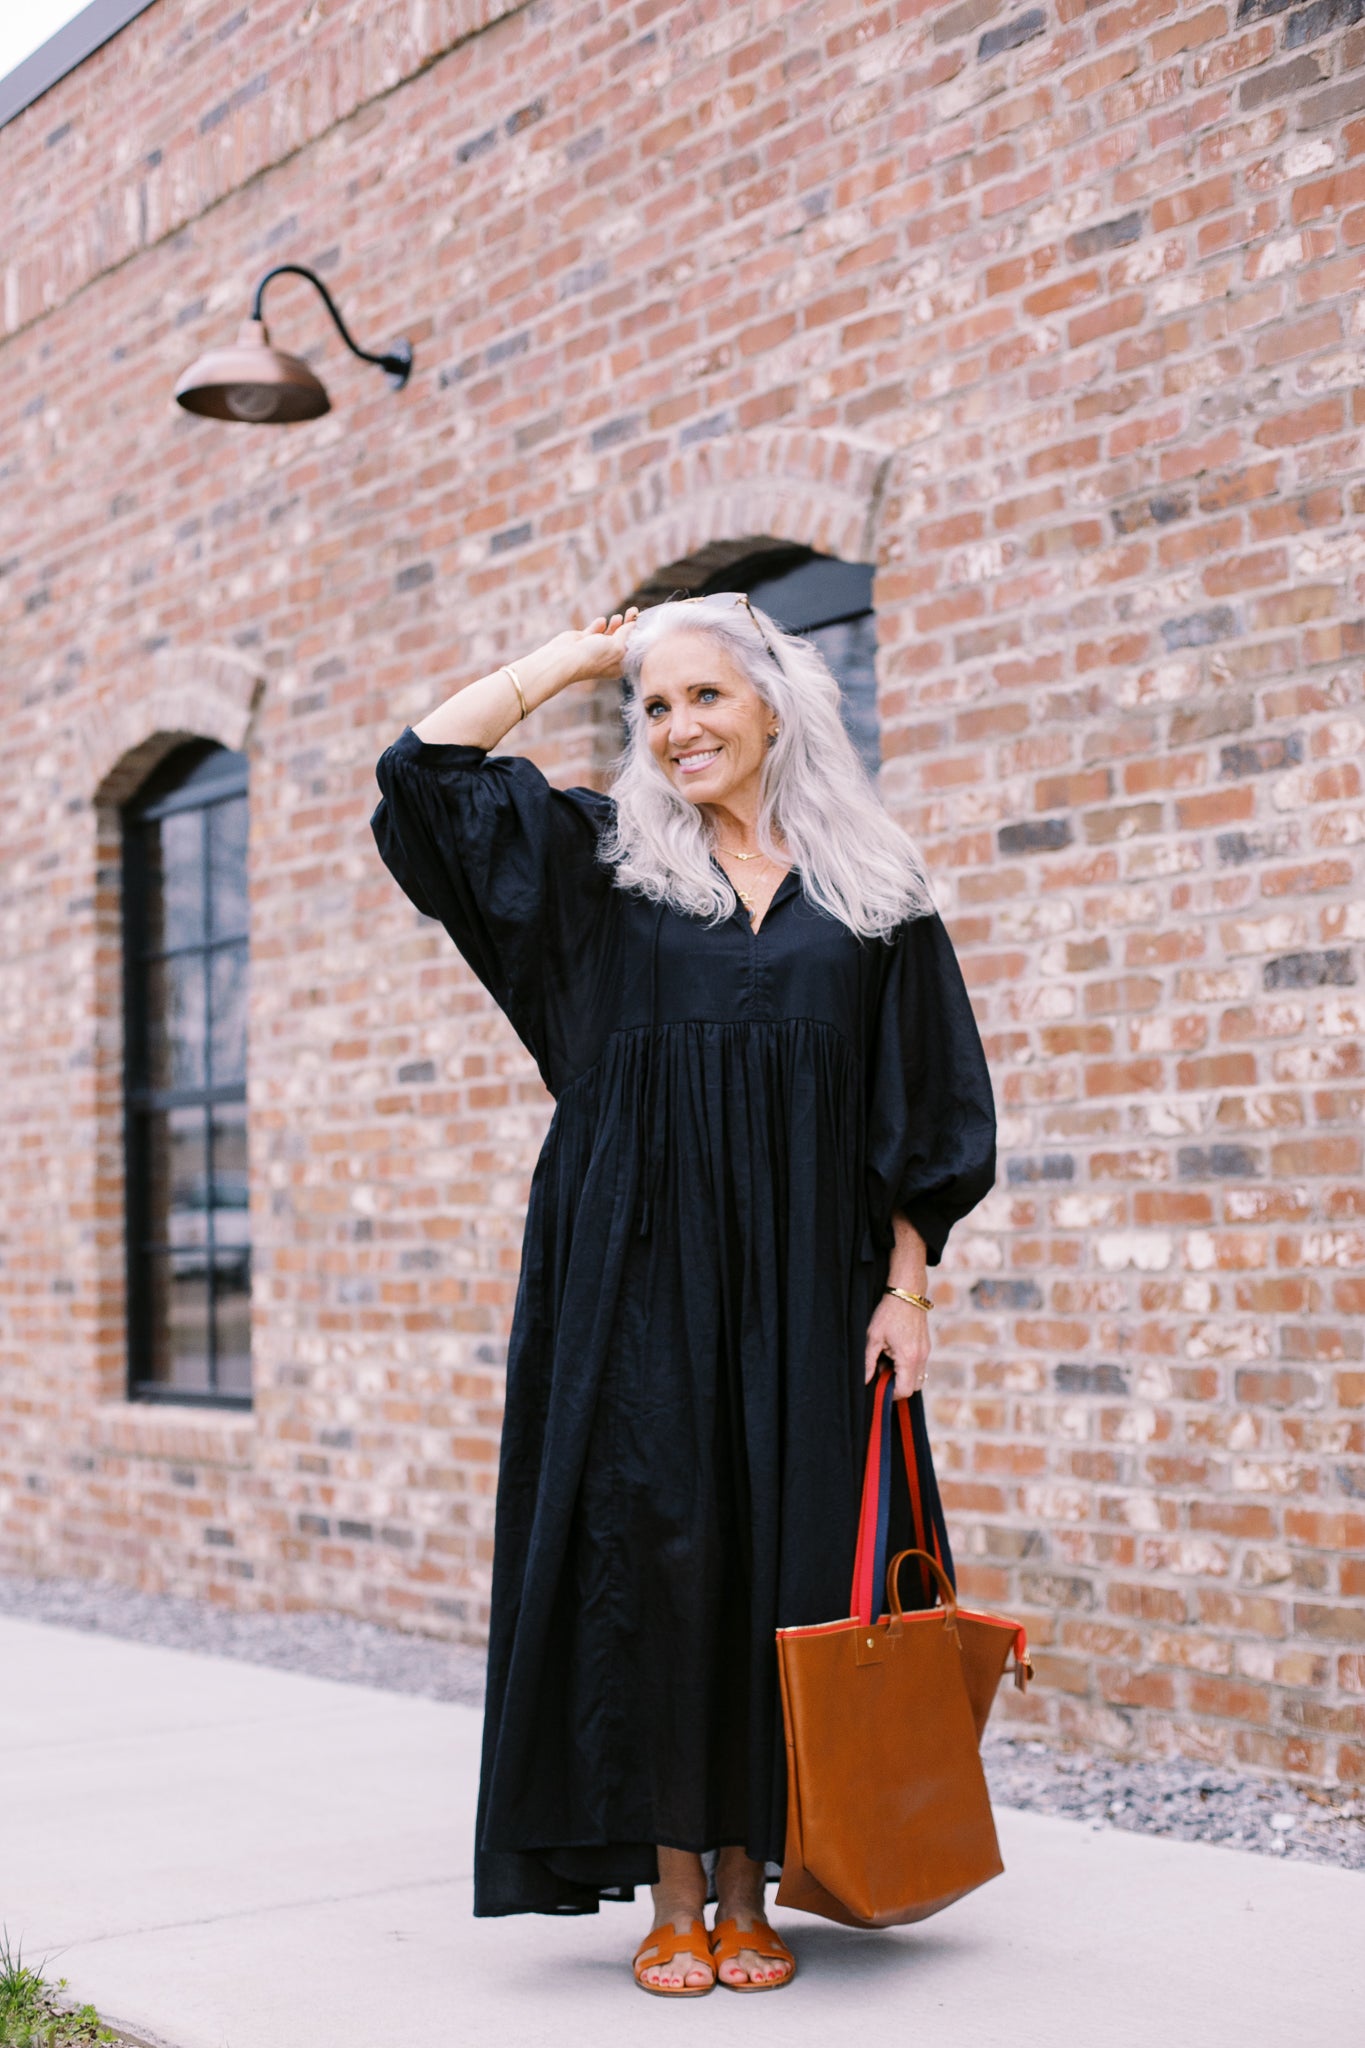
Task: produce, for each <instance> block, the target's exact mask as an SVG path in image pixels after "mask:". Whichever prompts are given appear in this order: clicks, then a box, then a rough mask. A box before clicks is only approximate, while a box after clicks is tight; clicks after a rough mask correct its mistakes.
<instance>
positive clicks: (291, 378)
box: [175, 320, 332, 426]
mask: <svg viewBox="0 0 1365 2048" xmlns="http://www.w3.org/2000/svg"><path fill="white" fill-rule="evenodd" d="M175 395H176V397H177V399H178V400H179V402H180V403H181V405H183V406H184V408H185V410H186V411H187V412H198V413H203V414H204V416H205V418H207V419H211V420H238V421H241V422H243V423H245V424H249V425H252V426H267V425H269V426H285V425H287V424H288V423H289V422H290V421H291V420H315V419H317V418H318V417H319V416H320V415H321V414H322V413H325V412H330V411H331V409H332V401H331V399H330V398H329V397H328V396H327V392H326V390H325V388H324V386H323V385H322V383H321V381H320V380H319V379H318V378H317V377H315V376H314V375H313V372H312V371H311V370H310V369H309V367H308V365H307V363H305V362H302V361H300V359H299V357H298V356H287V355H286V354H285V353H284V351H283V349H278V348H272V347H271V346H270V336H269V334H268V333H267V332H266V325H265V322H264V320H244V321H243V322H242V324H241V326H240V327H239V328H238V330H237V339H236V341H235V342H234V343H233V345H232V347H231V348H211V349H210V350H209V352H208V354H207V355H203V356H200V358H199V360H198V362H197V363H191V364H190V367H189V368H188V370H186V371H185V372H184V374H183V375H182V376H181V379H180V381H179V383H178V384H177V385H176V387H175Z"/></svg>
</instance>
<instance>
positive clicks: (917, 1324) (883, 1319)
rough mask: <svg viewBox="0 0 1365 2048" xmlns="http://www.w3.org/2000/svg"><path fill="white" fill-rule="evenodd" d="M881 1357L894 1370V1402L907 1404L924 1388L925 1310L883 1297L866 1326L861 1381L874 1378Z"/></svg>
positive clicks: (926, 1351)
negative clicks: (862, 1377) (890, 1364)
mask: <svg viewBox="0 0 1365 2048" xmlns="http://www.w3.org/2000/svg"><path fill="white" fill-rule="evenodd" d="M883 1354H885V1355H886V1356H887V1357H888V1358H889V1359H890V1360H891V1362H892V1364H893V1365H894V1366H895V1368H896V1390H895V1399H896V1400H897V1401H908V1400H909V1398H910V1396H911V1395H912V1394H917V1393H918V1392H919V1390H920V1388H921V1387H922V1386H923V1385H924V1382H925V1378H926V1376H927V1374H928V1370H929V1317H928V1313H927V1311H926V1310H924V1309H922V1308H916V1307H915V1306H914V1304H913V1303H912V1302H908V1301H901V1300H900V1299H899V1297H898V1296H896V1295H894V1294H884V1295H883V1296H882V1298H881V1300H880V1301H879V1302H878V1303H877V1306H876V1309H875V1310H874V1312H873V1316H872V1321H871V1322H870V1323H869V1324H868V1326H867V1361H866V1369H865V1372H864V1375H863V1376H864V1378H865V1379H867V1380H872V1379H875V1378H876V1374H877V1367H878V1365H879V1364H880V1363H881V1360H882V1356H883Z"/></svg>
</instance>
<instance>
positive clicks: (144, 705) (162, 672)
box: [82, 647, 265, 805]
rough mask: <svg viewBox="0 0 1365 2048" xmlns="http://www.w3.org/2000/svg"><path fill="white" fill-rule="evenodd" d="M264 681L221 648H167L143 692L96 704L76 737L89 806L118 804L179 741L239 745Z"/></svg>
mask: <svg viewBox="0 0 1365 2048" xmlns="http://www.w3.org/2000/svg"><path fill="white" fill-rule="evenodd" d="M264 683H265V678H264V677H263V676H262V675H261V673H260V671H259V669H257V668H256V667H255V666H254V665H253V664H252V663H251V662H250V661H247V660H245V659H244V658H243V656H241V655H240V654H238V653H236V652H235V650H233V649H231V648H226V647H177V648H168V649H166V650H164V651H163V652H162V653H160V654H158V655H156V656H155V657H154V660H153V676H152V683H151V687H150V688H149V689H146V690H143V691H142V692H140V693H137V694H132V695H129V696H128V697H127V698H126V699H124V700H122V701H119V702H116V703H111V704H106V705H104V706H102V707H101V708H100V709H99V710H98V711H97V712H96V713H95V715H94V716H93V717H92V718H91V719H90V720H89V722H88V724H87V725H86V727H85V729H84V733H83V743H84V748H85V771H84V775H83V777H82V781H83V785H84V788H85V790H86V793H87V795H88V796H89V798H90V801H91V802H92V803H94V804H98V805H118V804H122V803H126V802H127V800H128V798H129V797H130V796H131V795H132V794H133V792H134V790H136V789H137V788H138V787H139V786H140V785H141V784H142V783H143V782H144V781H145V780H146V778H147V777H148V776H149V775H150V774H151V772H152V770H153V769H154V768H156V767H157V766H158V765H159V764H160V763H161V762H162V761H164V760H165V758H166V756H167V755H168V754H169V753H171V752H173V750H174V749H175V748H176V747H178V746H181V745H183V744H184V742H185V741H186V740H196V739H197V740H217V741H218V743H219V745H220V746H224V747H231V748H233V749H234V750H237V749H240V748H242V747H244V746H245V745H246V742H247V738H248V735H249V732H250V728H251V722H252V718H253V716H254V714H255V710H256V706H257V704H258V702H259V699H260V694H261V691H262V689H263V688H264Z"/></svg>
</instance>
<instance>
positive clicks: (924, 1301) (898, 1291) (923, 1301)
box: [882, 1287, 934, 1312]
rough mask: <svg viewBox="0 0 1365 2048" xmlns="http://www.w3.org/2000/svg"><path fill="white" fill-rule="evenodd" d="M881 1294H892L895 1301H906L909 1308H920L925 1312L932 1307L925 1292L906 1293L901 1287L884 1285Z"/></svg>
mask: <svg viewBox="0 0 1365 2048" xmlns="http://www.w3.org/2000/svg"><path fill="white" fill-rule="evenodd" d="M882 1293H883V1294H894V1295H895V1297H896V1299H897V1301H908V1302H909V1304H910V1306H911V1308H922V1309H924V1310H925V1311H926V1312H927V1311H928V1310H929V1309H931V1308H932V1307H933V1305H934V1304H933V1303H932V1301H930V1299H929V1297H928V1295H927V1294H907V1293H906V1291H905V1289H904V1288H903V1287H884V1288H883V1289H882Z"/></svg>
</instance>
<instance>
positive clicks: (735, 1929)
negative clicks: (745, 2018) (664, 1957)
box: [711, 1920, 796, 1991]
mask: <svg viewBox="0 0 1365 2048" xmlns="http://www.w3.org/2000/svg"><path fill="white" fill-rule="evenodd" d="M746 1948H747V1949H748V1951H749V1953H750V1955H755V1956H762V1957H764V1959H765V1960H766V1961H768V1962H773V1963H785V1964H786V1965H787V1973H786V1975H785V1976H784V1977H774V1978H773V1979H772V1981H771V1983H768V1984H755V1983H754V1981H753V1979H752V1978H750V1980H749V1981H748V1983H746V1984H732V1983H731V1982H730V1979H729V1978H728V1977H722V1976H721V1974H720V1966H721V1964H722V1963H733V1962H735V1961H736V1960H737V1959H738V1957H739V1953H740V1950H741V1949H746ZM711 1954H712V1956H713V1957H714V1959H715V1964H716V1981H717V1982H718V1983H720V1984H723V1985H724V1986H725V1989H726V1990H727V1991H780V1990H781V1989H782V1986H783V1985H784V1984H790V1983H791V1980H792V1978H793V1977H794V1976H795V1975H796V1957H795V1956H794V1955H793V1954H792V1952H791V1950H790V1949H789V1948H788V1947H787V1944H786V1942H785V1941H784V1940H783V1939H782V1936H781V1935H780V1934H779V1933H778V1932H777V1930H776V1928H775V1927H769V1925H768V1923H767V1921H766V1920H760V1921H759V1922H758V1924H757V1926H755V1927H750V1928H748V1929H747V1930H746V1931H744V1932H741V1930H740V1928H739V1925H738V1923H737V1922H736V1921H734V1920H717V1922H716V1924H715V1926H714V1928H713V1929H712V1930H711Z"/></svg>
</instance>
